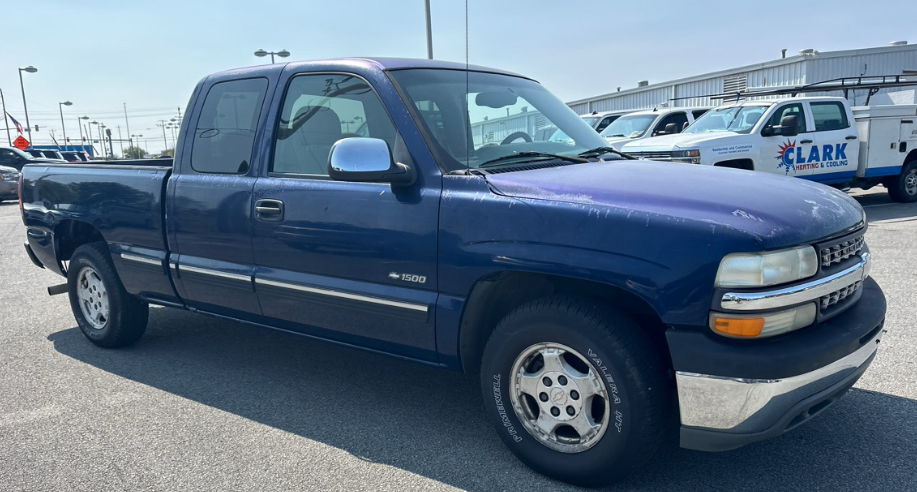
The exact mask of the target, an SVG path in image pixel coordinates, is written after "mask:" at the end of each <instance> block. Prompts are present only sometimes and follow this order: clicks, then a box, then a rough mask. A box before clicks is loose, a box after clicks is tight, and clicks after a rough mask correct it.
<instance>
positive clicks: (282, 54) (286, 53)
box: [255, 50, 290, 65]
mask: <svg viewBox="0 0 917 492" xmlns="http://www.w3.org/2000/svg"><path fill="white" fill-rule="evenodd" d="M267 55H271V64H272V65H273V64H274V55H277V56H279V57H280V58H286V57H288V56H290V52H289V51H287V50H280V51H264V50H258V51H256V52H255V56H257V57H259V58H260V57H263V56H267Z"/></svg>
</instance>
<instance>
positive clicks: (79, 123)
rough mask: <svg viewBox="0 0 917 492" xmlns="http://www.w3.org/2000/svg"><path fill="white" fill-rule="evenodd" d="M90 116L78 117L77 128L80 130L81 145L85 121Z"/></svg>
mask: <svg viewBox="0 0 917 492" xmlns="http://www.w3.org/2000/svg"><path fill="white" fill-rule="evenodd" d="M88 119H89V117H88V116H77V117H76V126H77V127H78V128H79V129H80V145H84V144H83V120H88Z"/></svg>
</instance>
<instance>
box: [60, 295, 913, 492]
mask: <svg viewBox="0 0 917 492" xmlns="http://www.w3.org/2000/svg"><path fill="white" fill-rule="evenodd" d="M49 340H50V341H51V342H52V343H53V346H54V348H55V350H57V351H58V352H59V353H61V354H63V355H65V356H68V357H71V358H73V359H75V360H79V361H81V362H83V363H86V364H89V365H92V366H94V367H97V368H99V369H102V370H104V371H107V372H109V373H112V374H114V375H117V376H120V377H123V378H127V379H130V380H133V381H136V382H138V383H141V384H144V385H148V386H150V387H153V388H156V389H159V390H163V391H167V392H169V393H172V394H175V395H177V396H180V397H183V398H186V399H188V400H190V401H193V402H196V403H199V404H203V405H207V406H210V407H213V408H216V409H219V410H222V411H225V412H230V413H232V414H235V415H238V416H240V417H243V418H246V419H250V420H252V421H255V422H258V423H261V424H263V425H266V426H270V427H273V428H276V429H279V430H283V431H286V432H288V433H292V434H295V435H297V436H301V437H303V438H307V439H310V440H315V441H318V442H321V443H324V444H327V445H329V446H333V447H335V448H338V449H341V450H343V451H346V452H348V453H351V454H352V455H353V456H355V457H357V458H359V459H361V460H366V461H369V462H373V463H380V464H384V465H389V466H393V467H397V468H401V469H403V470H406V471H408V472H411V473H415V474H418V475H421V476H424V477H428V478H430V479H433V480H437V481H440V482H443V483H445V484H448V485H452V486H455V487H458V488H461V489H467V490H476V491H477V490H480V491H491V490H548V489H550V490H580V489H577V488H575V487H572V486H568V485H565V484H560V483H557V482H554V481H551V480H549V479H547V478H544V477H542V476H540V475H538V474H535V473H534V472H532V471H530V470H529V469H528V468H526V467H525V466H524V465H522V464H521V463H520V462H518V461H517V460H516V459H515V458H514V457H513V456H512V455H511V454H510V452H509V451H508V450H506V449H505V448H504V447H503V445H502V443H501V442H500V440H499V439H498V437H497V436H496V433H495V432H494V430H493V429H492V427H491V426H490V424H489V422H487V421H486V419H485V417H484V412H483V405H482V404H481V396H480V391H479V387H478V382H477V379H476V378H474V377H469V376H465V375H461V374H455V373H450V372H446V371H441V370H438V369H435V368H432V367H427V366H423V365H419V364H414V363H411V362H406V361H402V360H398V359H393V358H388V357H384V356H380V355H376V354H372V353H363V352H360V351H357V350H354V349H350V348H346V347H340V346H336V345H332V344H327V343H323V342H319V341H315V340H311V339H307V338H304V337H297V336H295V335H291V334H287V333H282V332H274V331H271V330H265V329H261V328H254V327H250V326H247V325H243V324H240V323H233V322H228V321H223V320H218V319H215V318H210V317H206V316H202V315H198V314H194V313H190V312H185V311H179V310H174V309H166V308H161V309H159V308H156V309H151V313H150V324H149V328H148V330H147V334H146V336H145V337H144V339H142V340H141V341H140V342H139V343H138V344H137V345H136V346H134V347H130V348H127V349H122V350H103V349H100V348H97V347H95V346H93V345H92V344H90V343H89V342H88V341H87V340H86V339H85V338H84V337H83V335H82V334H81V333H80V331H79V330H78V329H77V328H71V329H67V330H63V331H60V332H56V333H54V334H52V335H51V336H49ZM914 422H917V402H915V401H913V400H908V399H904V398H897V397H893V396H889V395H885V394H881V393H872V392H867V391H861V390H853V391H852V392H851V394H849V395H847V397H846V398H844V399H843V400H841V402H839V403H838V404H837V405H835V407H834V408H832V409H830V410H828V411H827V412H826V413H825V414H824V415H822V416H821V417H819V418H817V419H814V420H813V422H811V423H809V424H807V425H805V426H803V427H801V428H800V429H797V430H796V431H794V432H792V433H790V434H788V435H786V436H784V437H781V438H778V439H774V440H771V441H768V442H764V443H759V444H756V445H752V446H749V447H746V448H743V449H740V450H737V451H733V452H729V453H721V454H708V453H700V452H693V451H686V450H682V449H679V448H677V441H676V439H675V436H674V433H673V436H672V438H671V439H669V442H667V443H666V445H665V446H664V449H663V450H662V452H660V453H659V454H657V456H656V457H655V458H654V459H653V461H652V462H651V463H650V464H649V466H648V467H647V468H646V469H645V470H644V471H643V472H641V473H640V474H639V475H637V476H635V477H633V478H632V479H630V480H629V481H627V482H625V483H622V484H619V485H618V486H617V487H614V488H613V489H611V490H619V491H625V490H684V491H699V490H725V491H735V490H743V491H755V490H761V491H775V490H786V489H788V488H792V489H795V490H837V491H844V490H850V491H870V490H876V491H878V490H902V489H906V488H908V487H907V486H906V485H903V484H908V483H910V484H912V485H913V484H914V483H917V468H915V467H914V466H913V462H912V458H911V457H912V456H915V455H917V427H915V426H914V425H907V423H910V424H913V423H914Z"/></svg>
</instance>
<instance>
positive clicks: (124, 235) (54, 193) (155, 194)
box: [21, 159, 172, 273]
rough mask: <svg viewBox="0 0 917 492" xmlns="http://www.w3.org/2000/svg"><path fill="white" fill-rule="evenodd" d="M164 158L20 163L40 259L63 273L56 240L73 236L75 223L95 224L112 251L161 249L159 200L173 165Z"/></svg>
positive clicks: (25, 201)
mask: <svg viewBox="0 0 917 492" xmlns="http://www.w3.org/2000/svg"><path fill="white" fill-rule="evenodd" d="M162 161H165V162H162ZM162 161H151V160H146V161H108V162H98V163H92V164H29V165H27V166H25V167H23V169H22V190H21V197H22V207H23V222H24V223H25V226H26V228H27V233H28V239H29V244H30V245H31V246H32V250H33V251H34V252H35V255H36V257H37V259H38V261H40V262H41V263H42V265H43V266H44V267H45V268H48V269H50V270H52V271H55V272H58V273H61V267H60V264H59V262H58V260H57V258H56V254H55V238H61V237H69V236H72V235H73V234H74V232H75V231H74V230H73V227H75V225H74V224H76V223H79V224H87V223H88V224H89V225H91V226H92V227H94V228H95V229H96V230H97V231H98V232H99V233H101V234H102V235H103V236H104V237H105V239H106V240H108V242H109V245H110V246H111V247H112V249H113V250H115V249H117V248H118V246H119V245H128V244H129V245H133V246H134V247H138V248H148V249H150V250H156V251H164V250H165V249H166V247H165V242H164V235H163V234H164V228H163V200H162V198H163V193H164V187H165V183H166V180H167V178H168V176H169V175H170V174H171V172H172V168H171V165H163V164H164V163H167V164H171V161H166V160H165V159H163V160H162ZM154 163H155V165H154Z"/></svg>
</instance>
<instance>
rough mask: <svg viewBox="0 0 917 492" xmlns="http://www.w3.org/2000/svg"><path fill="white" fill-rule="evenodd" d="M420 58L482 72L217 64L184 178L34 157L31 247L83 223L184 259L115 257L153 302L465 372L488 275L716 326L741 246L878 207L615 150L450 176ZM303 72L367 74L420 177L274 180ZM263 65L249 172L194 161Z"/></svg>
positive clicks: (846, 226)
mask: <svg viewBox="0 0 917 492" xmlns="http://www.w3.org/2000/svg"><path fill="white" fill-rule="evenodd" d="M417 67H421V68H422V67H427V68H441V69H450V70H463V69H464V68H465V67H464V65H461V64H453V63H443V62H434V61H427V60H403V59H378V60H368V59H356V58H355V59H344V60H332V61H316V62H299V63H288V64H276V65H263V66H259V67H252V68H246V69H239V70H232V71H227V72H222V73H218V74H214V75H211V76H208V77H205V78H204V79H203V80H201V82H200V83H199V84H198V85H197V87H196V88H195V90H194V93H193V96H192V99H191V101H190V103H189V105H188V107H187V110H186V113H185V114H186V116H185V118H184V120H183V122H182V128H181V130H180V135H179V138H178V145H177V149H176V157H175V163H174V174H171V175H170V171H169V170H168V169H166V168H158V167H136V168H131V167H124V166H113V165H111V164H103V165H83V166H64V165H42V166H35V165H29V166H26V168H25V171H24V176H25V178H24V185H23V197H24V200H23V201H24V212H23V218H24V220H25V223H26V225H27V227H28V228H29V230H30V231H33V232H34V237H33V235H30V236H29V241H30V244H31V246H32V248H33V250H34V251H35V254H36V256H38V258H39V259H40V260H41V261H42V262H43V263H44V264H45V265H49V263H48V262H49V261H50V264H51V265H52V266H51V267H50V268H51V269H52V270H53V264H55V263H56V261H57V259H58V258H59V256H60V254H61V251H60V247H59V241H58V240H57V239H59V238H57V236H56V234H60V233H59V232H58V231H60V230H61V229H59V227H60V225H61V224H62V223H67V222H66V221H78V222H84V223H86V224H88V225H91V226H93V227H95V228H96V229H97V230H98V231H99V232H100V234H101V235H102V236H103V237H104V239H105V240H106V241H107V242H108V243H109V245H110V247H111V249H112V251H113V253H115V255H118V254H120V253H121V252H125V253H128V254H135V255H140V256H143V257H150V258H156V259H157V260H162V261H163V262H164V263H166V264H167V265H168V268H165V267H163V268H157V267H156V265H146V266H143V265H128V263H126V262H124V261H121V260H120V259H118V260H117V261H116V262H115V264H116V268H118V271H119V274H120V275H121V276H122V278H124V279H125V282H124V283H125V286H128V287H129V289H131V291H132V292H136V293H140V294H141V295H143V296H145V297H146V298H147V299H148V300H151V301H152V302H159V303H164V304H167V303H168V304H170V305H175V304H181V303H185V305H186V307H188V308H189V309H193V310H198V311H202V312H207V313H210V314H216V315H219V316H223V317H228V318H232V319H239V320H242V321H246V322H249V323H254V324H259V325H265V326H271V327H274V328H278V329H282V330H287V331H292V332H296V333H300V334H305V335H309V336H314V337H320V338H324V339H328V340H333V341H336V342H339V343H345V344H351V345H355V346H361V347H364V348H368V349H371V350H376V351H383V352H386V353H390V354H394V355H397V356H401V357H406V358H411V359H413V360H420V361H424V362H427V363H433V364H437V365H442V366H445V367H449V368H452V369H459V368H460V358H461V354H460V350H459V340H460V326H461V320H462V316H463V313H464V311H465V310H466V309H467V298H468V296H469V294H470V292H471V289H472V288H473V286H474V285H475V283H476V282H478V281H479V280H480V279H482V278H485V277H491V276H494V275H495V274H498V273H502V272H526V273H537V274H544V275H550V276H555V277H566V278H571V279H581V280H588V281H591V282H596V283H601V284H607V285H611V286H615V287H617V288H619V289H622V290H624V291H627V292H630V293H632V294H634V295H636V296H638V297H640V298H641V299H643V300H645V301H646V302H647V304H648V305H649V306H651V308H652V309H654V310H655V311H656V312H657V313H658V314H659V316H660V317H661V319H662V320H663V321H664V322H666V323H669V324H672V325H679V326H693V327H699V328H703V327H705V326H706V324H707V315H708V312H709V309H710V305H711V303H712V301H713V299H712V296H713V289H712V284H713V279H714V276H715V273H716V269H717V266H718V264H719V262H720V260H721V259H722V257H723V256H724V255H726V254H728V253H733V252H740V251H761V250H773V249H781V248H785V247H790V246H795V245H798V244H806V243H812V242H815V241H818V240H820V239H823V238H825V237H828V236H833V235H837V234H840V233H842V232H844V231H848V230H851V229H853V228H856V227H860V226H862V225H863V223H862V220H863V214H862V209H861V208H860V207H859V206H858V205H857V204H856V202H855V201H854V200H852V199H851V198H849V197H847V196H846V195H845V194H843V193H840V192H838V191H836V190H833V189H830V188H827V187H824V186H821V185H818V184H813V183H809V182H806V181H796V180H787V179H785V178H782V177H777V176H768V175H764V174H761V173H752V172H746V171H740V170H731V169H721V168H720V169H714V168H708V167H702V166H683V165H671V164H660V163H652V162H645V161H642V162H639V163H632V162H627V161H617V162H598V163H589V164H579V165H574V166H564V167H558V168H549V169H540V170H532V171H521V172H511V173H505V174H494V175H487V176H480V175H460V174H456V175H446V176H443V175H442V173H441V171H440V167H439V166H437V163H436V162H435V160H434V157H433V154H432V153H431V152H430V150H429V148H428V147H427V143H426V142H425V140H424V138H423V137H422V135H421V133H420V132H419V130H418V128H417V125H416V124H415V122H414V120H413V118H412V116H411V114H410V113H409V111H408V109H407V108H406V106H405V104H404V102H403V101H402V99H401V97H400V95H399V93H398V91H397V89H396V87H395V86H394V85H393V83H392V81H391V79H390V78H389V75H388V74H387V72H386V70H397V69H401V68H417ZM472 69H473V70H475V69H478V68H477V67H472ZM480 70H483V71H488V72H493V73H504V74H508V75H514V74H509V73H507V72H502V71H499V70H493V69H483V68H481V69H480ZM302 73H336V74H340V73H345V74H352V75H356V76H358V77H360V78H362V79H364V80H366V81H367V82H368V83H369V84H370V86H372V88H373V89H374V90H375V91H376V93H377V94H378V95H379V98H380V99H381V101H382V104H383V106H384V107H385V109H386V111H387V112H388V113H389V116H390V117H391V119H392V121H393V123H394V125H395V128H396V130H397V133H398V136H399V138H400V139H401V141H402V142H403V144H404V145H403V147H404V149H406V150H405V154H404V155H402V156H399V157H398V160H399V162H408V163H412V165H413V166H414V168H415V169H416V172H417V181H416V183H414V184H413V185H411V186H407V187H402V188H397V187H394V188H393V187H392V186H389V185H383V184H372V183H344V182H337V181H332V180H329V179H323V178H318V177H300V178H290V177H285V178H284V177H277V176H271V175H269V173H268V166H269V163H270V161H271V159H272V147H273V138H274V132H275V128H276V124H275V122H276V121H277V119H278V115H279V113H280V111H281V107H282V102H283V101H282V95H283V92H284V90H285V88H286V86H287V84H288V82H289V80H290V79H291V78H292V77H294V76H296V75H298V74H302ZM514 76H515V75H514ZM251 77H263V78H265V79H267V81H268V92H267V96H266V97H265V99H264V102H263V105H262V108H261V117H260V120H259V124H258V126H257V128H256V131H255V137H254V148H253V152H252V158H251V163H250V164H251V165H250V166H249V168H248V169H247V171H246V172H245V173H244V174H238V175H212V174H211V175H205V174H199V173H196V172H195V171H194V170H193V169H192V168H191V165H190V155H191V153H190V150H191V148H192V146H193V144H194V131H192V129H193V128H195V127H197V126H198V124H197V122H198V119H199V118H200V115H201V110H202V106H203V102H204V97H203V95H204V94H207V93H208V91H209V90H210V88H211V87H212V86H213V85H214V84H216V83H219V82H224V81H227V80H234V79H239V78H251ZM822 152H823V153H824V154H825V155H823V156H821V157H825V156H827V154H828V152H827V151H824V150H823V151H822ZM832 153H833V154H834V157H835V158H836V157H837V155H838V153H839V152H838V149H833V151H832ZM849 174H851V175H852V173H849ZM828 176H831V175H828ZM761 190H767V192H766V193H765V192H762V191H761ZM259 199H274V200H281V201H283V203H284V206H285V212H284V218H283V220H282V221H278V222H270V221H263V220H259V219H258V218H256V216H255V213H254V202H255V201H256V200H259ZM43 234H44V235H43ZM392 273H399V274H400V273H405V274H410V275H414V276H418V277H423V278H424V279H425V281H424V282H405V281H403V280H399V279H396V278H392V277H390V276H389V274H392ZM173 283H174V289H173V287H172V285H173ZM412 306H413V307H414V308H416V307H417V306H421V307H422V309H419V310H418V309H412ZM703 329H706V328H703Z"/></svg>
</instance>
